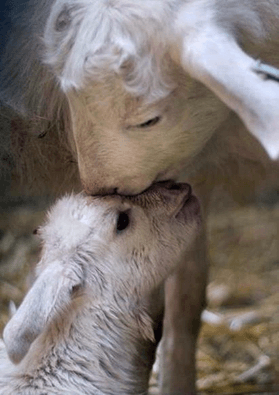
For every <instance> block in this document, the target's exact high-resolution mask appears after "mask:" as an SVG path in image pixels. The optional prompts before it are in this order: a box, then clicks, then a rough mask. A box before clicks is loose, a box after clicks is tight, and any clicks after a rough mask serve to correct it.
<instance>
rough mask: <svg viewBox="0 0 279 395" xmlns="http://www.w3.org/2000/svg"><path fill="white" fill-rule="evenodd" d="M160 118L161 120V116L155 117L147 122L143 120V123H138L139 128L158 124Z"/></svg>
mask: <svg viewBox="0 0 279 395" xmlns="http://www.w3.org/2000/svg"><path fill="white" fill-rule="evenodd" d="M160 120H161V117H154V118H152V119H149V120H148V121H146V122H143V123H141V124H139V125H137V127H138V128H148V127H150V126H154V125H156V124H157V123H158V122H159V121H160Z"/></svg>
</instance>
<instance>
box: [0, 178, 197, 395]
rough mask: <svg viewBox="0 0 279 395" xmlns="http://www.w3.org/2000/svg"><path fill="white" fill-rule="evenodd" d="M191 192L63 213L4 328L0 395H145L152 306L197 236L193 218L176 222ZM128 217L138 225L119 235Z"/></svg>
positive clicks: (163, 192)
mask: <svg viewBox="0 0 279 395" xmlns="http://www.w3.org/2000/svg"><path fill="white" fill-rule="evenodd" d="M188 190H189V189H188V187H187V186H186V187H185V188H184V189H183V187H182V189H180V191H178V190H172V191H171V190H170V189H169V188H168V187H165V186H164V187H160V188H156V189H155V190H154V189H153V190H152V191H149V192H146V193H145V194H143V195H141V196H140V197H138V198H137V199H136V200H135V199H134V200H133V199H129V198H126V199H119V197H118V196H114V197H112V198H103V199H102V198H88V197H85V196H82V195H79V196H69V197H64V198H63V199H61V200H60V201H58V202H57V203H56V204H55V206H54V207H53V208H52V210H51V212H50V213H49V218H48V221H47V223H46V224H45V225H44V226H43V227H42V228H41V229H40V231H39V233H40V235H41V237H42V239H43V252H42V257H41V260H40V262H39V264H38V267H37V279H36V281H35V283H34V284H33V286H32V288H31V289H30V290H29V292H28V294H27V295H26V297H25V298H24V301H23V302H22V304H21V306H20V307H19V309H18V310H17V311H16V313H15V314H14V315H13V317H12V318H11V320H10V321H9V323H8V324H7V326H6V327H5V330H4V333H3V339H4V342H5V346H6V350H5V348H4V347H3V343H2V342H1V341H0V394H1V395H11V394H13V395H41V394H42V393H47V394H48V395H54V394H65V395H70V394H71V395H74V394H81V393H82V394H88V395H89V394H90V395H93V394H94V395H101V394H112V393H113V394H120V395H124V394H131V395H132V394H134V395H135V394H139V395H140V394H144V393H147V389H148V378H149V373H150V370H151V367H152V363H153V360H154V352H155V346H156V340H155V336H154V330H155V329H156V324H155V322H154V320H156V314H154V311H155V310H154V309H151V310H150V311H149V310H148V305H147V304H146V299H147V297H149V295H150V294H152V293H154V292H155V293H156V292H158V290H159V288H160V287H161V284H162V282H163V280H164V279H165V278H166V277H167V275H168V274H169V273H170V272H171V271H172V270H173V269H174V268H175V262H177V260H178V258H179V257H180V255H181V254H182V253H183V251H184V250H185V248H186V246H188V245H189V244H190V242H191V240H192V239H193V237H194V235H195V234H196V232H197V230H198V228H199V222H200V219H199V214H198V211H197V210H196V209H195V208H194V209H193V207H192V208H190V206H189V208H188V210H186V209H185V208H183V210H182V212H181V214H180V215H178V216H177V213H178V212H180V210H181V208H182V203H183V201H184V199H185V196H186V195H187V194H188ZM123 211H126V212H129V218H130V222H131V223H130V224H129V225H128V226H127V228H126V229H124V230H123V231H122V232H120V231H117V229H116V226H117V219H118V216H119V213H120V212H123ZM161 307H162V306H161V305H160V306H157V307H156V309H158V311H160V310H161ZM157 341H158V340H157ZM7 354H8V355H9V357H10V359H11V361H12V362H13V363H14V364H16V365H13V364H12V363H11V362H10V361H9V359H8V356H7Z"/></svg>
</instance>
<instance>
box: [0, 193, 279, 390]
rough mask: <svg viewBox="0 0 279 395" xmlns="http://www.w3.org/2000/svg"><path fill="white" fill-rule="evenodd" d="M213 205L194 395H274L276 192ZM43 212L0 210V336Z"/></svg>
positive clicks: (31, 207) (26, 278) (278, 344)
mask: <svg viewBox="0 0 279 395" xmlns="http://www.w3.org/2000/svg"><path fill="white" fill-rule="evenodd" d="M218 199H219V197H218V198H217V199H216V200H215V203H214V207H215V209H214V210H213V213H212V214H211V216H210V221H209V226H208V238H209V253H210V261H211V269H210V281H209V285H208V289H207V296H208V307H207V310H206V311H205V312H204V314H203V327H202V330H201V335H200V338H199V347H198V352H197V366H198V380H197V387H198V390H199V391H200V394H210V393H211V394H256V393H261V394H271V393H278V394H279V374H278V373H279V331H278V327H279V247H278V245H279V243H278V241H279V198H278V190H273V191H272V192H270V193H269V194H266V196H264V195H263V196H262V198H261V199H260V200H259V201H257V202H253V203H250V204H248V205H246V206H245V207H241V208H239V207H236V206H235V205H234V204H233V203H232V202H231V201H229V200H228V201H226V203H225V204H224V203H220V202H221V200H220V201H219V200H218ZM0 206H1V205H0ZM46 206H47V204H46V203H45V202H44V203H40V204H33V203H32V204H28V205H24V204H23V205H18V204H15V205H13V207H11V206H7V207H5V209H3V208H2V209H0V331H2V329H3V326H4V325H5V323H6V322H7V320H8V311H9V308H12V304H11V301H13V302H14V303H15V304H16V305H18V304H19V303H20V301H21V300H22V297H23V295H24V294H25V292H26V290H27V289H28V287H29V286H30V284H31V283H32V281H33V279H34V273H33V269H34V265H35V263H36V261H37V259H38V253H39V243H38V240H37V238H36V237H35V236H34V235H33V230H34V229H35V228H36V227H37V226H38V225H39V224H40V223H41V222H42V220H43V218H44V215H45V209H46ZM2 207H3V205H2ZM157 376H158V372H157V371H155V372H154V373H153V375H152V378H151V381H150V394H152V395H154V394H158V388H157Z"/></svg>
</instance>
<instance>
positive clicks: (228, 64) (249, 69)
mask: <svg viewBox="0 0 279 395" xmlns="http://www.w3.org/2000/svg"><path fill="white" fill-rule="evenodd" d="M205 15H208V14H207V13H206V12H205V11H203V12H202V13H201V10H197V9H196V8H195V9H191V10H189V9H188V8H187V6H186V7H185V8H184V9H182V10H181V12H180V14H179V18H178V20H177V24H176V28H177V30H176V31H177V33H178V36H179V48H178V56H179V62H180V63H181V65H182V67H183V68H184V70H185V71H186V72H187V73H189V74H190V75H191V76H192V77H193V78H195V79H197V80H199V81H201V82H202V83H203V84H204V85H206V86H207V87H208V88H209V89H211V90H212V91H213V92H214V93H215V94H216V95H217V96H218V97H219V98H220V99H221V100H222V101H223V102H224V103H225V104H226V105H227V106H228V107H230V108H231V109H232V110H234V111H235V112H236V113H237V114H238V115H239V117H240V118H241V119H242V121H243V122H244V124H245V125H246V127H247V128H248V130H249V131H250V132H251V133H252V134H253V135H254V136H255V137H256V138H257V139H258V140H259V141H260V142H261V143H262V145H263V147H264V148H265V149H266V151H267V153H268V154H269V156H270V157H271V158H272V159H277V158H279V82H278V75H279V74H278V71H277V69H275V68H268V67H266V66H265V65H259V63H258V62H257V61H256V60H255V59H253V58H251V57H250V56H248V55H247V54H246V53H245V52H244V51H242V49H241V48H240V47H239V45H238V44H237V42H236V39H235V38H234V36H233V33H231V32H226V31H225V29H224V28H221V27H219V26H217V24H216V23H215V22H214V21H212V20H211V19H210V18H208V19H207V18H206V16H205ZM263 76H265V77H267V78H263Z"/></svg>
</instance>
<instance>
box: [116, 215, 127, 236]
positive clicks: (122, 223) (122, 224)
mask: <svg viewBox="0 0 279 395" xmlns="http://www.w3.org/2000/svg"><path fill="white" fill-rule="evenodd" d="M129 223H130V219H129V215H128V214H127V212H125V211H121V212H120V213H119V214H118V219H117V225H116V230H117V233H119V232H121V231H122V230H124V229H126V228H127V227H128V226H129Z"/></svg>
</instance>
